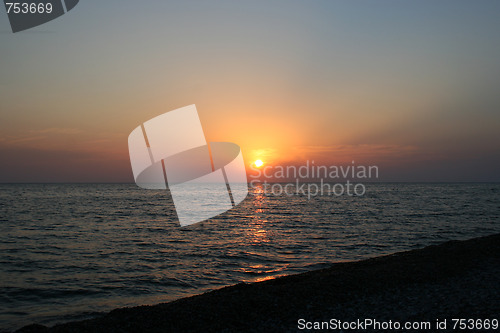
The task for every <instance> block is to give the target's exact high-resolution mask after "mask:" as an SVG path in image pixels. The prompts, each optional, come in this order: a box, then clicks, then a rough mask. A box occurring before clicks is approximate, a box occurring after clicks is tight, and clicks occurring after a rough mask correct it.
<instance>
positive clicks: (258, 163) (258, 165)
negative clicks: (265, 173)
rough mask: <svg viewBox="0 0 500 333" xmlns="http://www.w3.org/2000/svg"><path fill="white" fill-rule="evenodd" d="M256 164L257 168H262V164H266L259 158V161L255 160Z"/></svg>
mask: <svg viewBox="0 0 500 333" xmlns="http://www.w3.org/2000/svg"><path fill="white" fill-rule="evenodd" d="M254 164H255V166H256V167H257V168H260V167H261V166H263V165H264V162H262V161H261V160H257V161H255V162H254Z"/></svg>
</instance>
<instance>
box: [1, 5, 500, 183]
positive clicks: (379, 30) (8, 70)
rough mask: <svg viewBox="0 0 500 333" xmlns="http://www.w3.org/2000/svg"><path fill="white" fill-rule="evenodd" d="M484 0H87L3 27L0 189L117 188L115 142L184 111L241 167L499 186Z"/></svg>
mask: <svg viewBox="0 0 500 333" xmlns="http://www.w3.org/2000/svg"><path fill="white" fill-rule="evenodd" d="M499 13H500V2H499V1H457V0H453V1H411V2H410V1H342V2H341V1H332V0H324V1H320V0H311V1H303V0H301V1H295V0H287V1H235V0H228V1H206V0H200V1H159V0H158V1H125V0H114V1H99V0H82V1H80V3H79V5H78V6H77V7H75V8H74V9H73V10H72V11H71V12H69V13H68V14H66V15H64V16H62V17H60V18H58V19H56V20H54V21H51V22H49V23H47V24H44V25H42V26H39V27H36V28H34V29H31V30H28V31H25V32H20V33H16V34H13V33H12V32H11V30H10V26H9V22H8V19H7V15H6V14H5V12H4V10H2V12H0V117H1V118H0V119H1V121H0V182H132V181H133V178H132V171H131V168H130V162H129V157H128V148H127V137H128V135H129V133H130V132H131V131H132V130H133V129H134V128H136V127H137V126H138V125H140V124H141V123H143V122H144V121H146V120H149V119H150V118H153V117H155V116H157V115H159V114H161V113H164V112H166V111H169V110H173V109H176V108H179V107H182V106H186V105H190V104H196V106H197V108H198V113H199V116H200V119H201V121H202V125H203V128H204V131H205V136H206V137H207V139H208V140H209V141H229V142H234V143H237V144H238V145H240V147H241V148H242V151H243V155H244V158H245V162H247V164H248V163H251V162H253V161H255V160H256V159H261V160H262V161H263V162H264V163H265V164H266V165H278V164H297V165H300V164H304V163H305V161H306V160H314V161H316V162H317V164H320V163H321V164H342V163H350V162H351V161H352V160H355V161H356V163H358V164H363V163H364V164H368V165H378V166H379V169H380V176H381V180H387V181H500V176H499V172H498V170H500V140H499V137H500V35H499V32H500V20H499Z"/></svg>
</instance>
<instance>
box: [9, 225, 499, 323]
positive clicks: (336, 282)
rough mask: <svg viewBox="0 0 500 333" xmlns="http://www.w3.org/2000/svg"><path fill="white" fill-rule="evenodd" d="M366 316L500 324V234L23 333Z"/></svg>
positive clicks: (384, 319) (313, 320) (239, 285)
mask: <svg viewBox="0 0 500 333" xmlns="http://www.w3.org/2000/svg"><path fill="white" fill-rule="evenodd" d="M366 318H369V319H376V320H377V321H379V322H382V321H389V320H391V321H392V322H395V321H398V322H401V323H404V322H407V321H419V322H421V321H428V322H430V323H431V324H432V325H433V327H432V328H433V329H432V331H436V330H435V327H434V325H435V323H436V319H439V320H441V321H442V320H444V319H447V326H448V329H450V328H451V326H452V322H451V319H452V318H464V319H469V318H472V319H486V318H489V319H493V318H497V319H500V234H497V235H492V236H487V237H482V238H475V239H471V240H467V241H451V242H446V243H443V244H440V245H435V246H429V247H426V248H423V249H419V250H412V251H407V252H400V253H396V254H392V255H388V256H382V257H377V258H373V259H368V260H362V261H357V262H347V263H337V264H333V265H332V266H331V267H330V268H326V269H321V270H316V271H311V272H307V273H302V274H296V275H290V276H285V277H281V278H277V279H274V280H268V281H264V282H258V283H251V284H238V285H234V286H230V287H226V288H222V289H218V290H215V291H211V292H208V293H205V294H202V295H197V296H192V297H188V298H183V299H179V300H177V301H173V302H170V303H164V304H158V305H154V306H139V307H134V308H123V309H116V310H113V311H111V312H110V313H108V314H106V315H104V316H102V317H100V318H95V319H90V320H84V321H78V322H70V323H66V324H62V325H56V326H54V327H50V328H47V327H44V326H41V325H30V326H26V327H24V328H22V329H21V330H19V331H18V332H242V331H243V332H283V331H286V332H289V331H298V330H299V329H298V328H299V326H298V324H299V319H304V320H305V321H307V322H322V321H330V320H331V319H338V320H341V321H353V320H357V319H361V320H364V319H366ZM367 331H375V330H373V329H370V330H367ZM376 331H381V330H376ZM401 331H404V330H401ZM444 331H445V330H440V332H444ZM490 331H491V332H493V331H494V330H490Z"/></svg>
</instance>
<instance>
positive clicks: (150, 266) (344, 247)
mask: <svg viewBox="0 0 500 333" xmlns="http://www.w3.org/2000/svg"><path fill="white" fill-rule="evenodd" d="M365 186H366V191H365V193H364V195H347V194H346V195H341V196H337V195H317V196H312V197H311V196H310V195H303V194H301V193H297V194H294V195H287V194H284V193H283V194H282V195H273V194H272V193H269V192H266V191H265V188H262V187H263V185H262V186H260V185H259V186H255V187H251V188H250V193H249V195H248V197H247V198H246V199H245V200H244V201H243V202H242V203H241V204H240V205H238V206H237V207H235V208H234V209H232V210H230V211H228V212H226V213H224V214H222V215H219V216H217V217H214V218H211V219H209V220H207V221H204V222H200V223H197V224H194V225H191V226H186V227H180V226H179V222H178V221H177V217H176V212H175V209H174V206H173V204H172V201H171V199H170V198H169V197H168V195H167V192H166V191H162V190H144V189H141V188H138V187H137V186H136V185H134V184H1V185H0V249H1V256H0V328H1V329H0V331H2V330H3V331H10V330H15V329H18V328H20V327H22V326H24V325H28V324H31V323H39V324H43V325H54V324H57V323H62V322H67V321H72V320H80V319H87V318H92V317H95V316H98V315H99V314H102V313H105V312H108V311H110V310H112V309H115V308H118V307H132V306H138V305H146V304H157V303H162V302H169V301H172V300H175V299H179V298H182V297H186V296H190V295H195V294H200V293H203V292H206V291H209V290H214V289H218V288H221V287H223V286H228V285H233V284H236V283H241V282H245V283H248V282H256V281H264V280H268V279H272V278H275V277H279V276H283V275H288V274H294V273H300V272H305V271H309V270H314V269H319V268H325V267H328V266H329V265H331V264H332V263H336V262H345V261H352V260H360V259H365V258H370V257H376V256H380V255H386V254H390V253H394V252H399V251H405V250H411V249H417V248H422V247H424V246H427V245H431V244H438V243H442V242H445V241H448V240H463V239H469V238H473V237H479V236H485V235H490V234H495V233H500V184H498V183H432V184H431V183H369V184H365Z"/></svg>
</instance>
